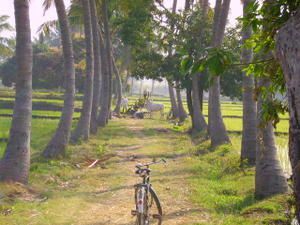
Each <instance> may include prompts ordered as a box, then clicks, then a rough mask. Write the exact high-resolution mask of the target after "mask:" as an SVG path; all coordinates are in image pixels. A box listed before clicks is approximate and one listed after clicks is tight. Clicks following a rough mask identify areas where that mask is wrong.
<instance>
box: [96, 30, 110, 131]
mask: <svg viewBox="0 0 300 225" xmlns="http://www.w3.org/2000/svg"><path fill="white" fill-rule="evenodd" d="M101 30H102V29H100V31H99V35H100V42H99V43H100V51H101V62H102V82H101V101H100V112H99V115H98V118H97V124H98V126H102V127H103V126H105V125H106V123H107V120H108V115H109V72H108V63H107V55H106V50H105V46H104V38H103V34H102V31H101Z"/></svg>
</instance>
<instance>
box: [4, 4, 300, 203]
mask: <svg viewBox="0 0 300 225" xmlns="http://www.w3.org/2000/svg"><path fill="white" fill-rule="evenodd" d="M252 1H253V0H244V1H243V3H244V13H245V14H246V13H247V10H246V8H247V5H248V4H250V3H251V2H252ZM52 2H54V4H55V7H56V11H57V15H58V20H59V25H60V31H61V42H62V47H63V56H64V69H65V75H64V76H65V80H66V82H65V96H64V106H63V109H62V115H61V118H60V121H59V124H58V127H57V129H56V132H55V133H54V135H53V137H52V139H51V140H50V142H49V143H48V145H47V147H46V148H45V150H44V151H43V153H42V155H43V156H44V157H45V158H58V157H61V156H64V155H65V152H66V148H67V146H68V143H69V142H70V141H72V142H77V141H79V140H88V139H89V136H90V133H93V134H95V133H97V128H98V127H99V126H105V125H106V124H107V122H108V120H109V116H110V109H111V100H112V99H111V98H112V94H111V93H112V90H111V86H112V75H113V73H115V74H116V75H117V76H118V70H117V68H116V65H115V60H114V57H113V52H112V44H111V37H110V33H111V32H110V27H109V22H108V5H107V3H108V2H107V0H102V1H101V2H100V1H96V0H81V1H74V2H73V4H80V5H81V7H82V9H83V15H84V20H83V21H84V32H85V42H86V80H85V90H84V98H83V107H82V113H81V116H80V119H79V121H78V123H77V125H76V128H75V129H74V131H73V133H72V134H71V127H72V118H73V110H74V100H75V69H74V53H73V44H72V38H71V32H70V24H69V20H68V16H67V12H66V8H65V5H64V1H63V0H53V1H52V0H46V1H45V3H44V5H45V8H49V6H50V5H51V3H52ZM186 3H187V4H186V10H188V6H189V5H190V4H189V3H190V1H189V0H186ZM230 3H231V1H230V0H216V6H215V9H214V22H213V29H212V30H213V36H212V41H211V46H212V47H215V48H219V47H221V45H222V42H223V38H224V33H225V28H226V21H227V17H228V12H229V8H230ZM199 4H200V5H201V8H202V10H203V12H204V13H203V19H205V18H206V16H207V10H208V5H209V4H208V0H201V1H199ZM176 5H177V0H174V4H173V13H175V12H176ZM14 6H15V17H16V18H15V19H16V32H17V35H16V38H17V39H16V42H17V43H16V59H17V71H18V76H17V81H16V101H15V106H14V114H13V118H12V125H11V129H10V136H9V140H8V144H7V147H6V150H5V154H4V157H3V159H2V160H1V162H0V180H1V181H16V182H21V183H27V181H28V171H29V165H30V128H31V113H32V99H31V98H32V97H31V94H32V86H31V82H32V45H31V33H30V20H29V0H14ZM251 32H252V31H251V28H249V27H244V29H243V40H244V41H246V40H247V39H248V38H249V36H250V35H251ZM204 35H205V34H204V33H200V36H204ZM169 48H170V49H169V52H168V54H169V55H171V54H172V44H171V45H170V47H169ZM252 55H253V53H252V51H251V50H249V49H244V50H243V54H242V61H243V63H250V62H251V61H252V58H253V57H252ZM200 76H201V75H200V74H198V75H197V76H194V77H193V82H192V84H193V86H192V101H193V111H192V124H193V129H194V130H196V131H201V132H202V131H203V132H206V131H207V132H208V134H209V137H210V139H211V144H212V146H213V147H216V146H218V145H222V144H226V143H230V139H229V136H228V134H227V131H226V128H225V125H224V121H223V118H222V114H221V104H220V76H214V78H213V80H212V85H211V86H210V88H209V117H208V124H207V123H206V121H205V119H204V116H203V114H202V111H201V109H200V106H201V102H200V101H201V99H200V98H199V95H198V93H199V79H200ZM171 82H172V81H169V83H171ZM269 84H270V81H269V80H267V79H260V80H259V82H258V85H260V86H263V87H267V86H268V85H269ZM176 86H179V85H176ZM120 90H121V89H120ZM169 91H170V97H171V104H172V111H173V115H174V116H178V117H179V118H180V119H181V120H182V119H183V118H184V117H185V112H184V109H183V105H182V100H181V95H180V89H179V88H177V89H176V92H177V93H176V94H177V101H176V99H175V93H174V89H173V88H172V87H171V85H170V87H169ZM253 95H254V78H253V76H247V75H246V74H244V77H243V102H244V109H243V110H244V113H243V126H244V128H243V135H242V150H241V161H242V164H243V163H244V162H245V161H247V163H249V164H250V165H256V196H257V197H267V196H270V195H273V194H277V193H284V192H286V191H287V183H286V180H285V178H284V176H283V172H282V169H281V167H280V164H279V161H278V160H277V156H276V146H275V137H274V131H273V126H272V124H271V122H269V123H268V124H267V125H266V126H258V124H260V122H261V121H262V115H261V111H262V110H261V107H262V102H263V101H264V99H262V97H261V96H259V98H258V102H256V101H254V99H253ZM120 96H121V93H119V98H120ZM116 110H119V109H116ZM295 115H298V114H296V113H295ZM295 121H296V122H297V121H298V120H296V119H295Z"/></svg>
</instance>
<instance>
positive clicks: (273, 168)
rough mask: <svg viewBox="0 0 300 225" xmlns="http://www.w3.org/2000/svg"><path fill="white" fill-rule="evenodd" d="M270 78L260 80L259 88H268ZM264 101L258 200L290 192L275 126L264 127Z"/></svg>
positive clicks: (260, 120)
mask: <svg viewBox="0 0 300 225" xmlns="http://www.w3.org/2000/svg"><path fill="white" fill-rule="evenodd" d="M269 85H270V81H269V80H268V78H260V81H259V87H266V88H267V87H268V86H269ZM262 104H263V99H262V97H261V96H259V100H258V105H257V106H258V115H257V117H258V119H257V122H258V130H257V148H256V149H257V150H256V170H255V196H256V198H267V197H270V196H273V195H276V194H281V193H286V192H287V190H288V186H287V181H286V177H285V176H284V174H283V171H282V168H281V166H280V163H279V160H278V158H277V149H276V145H275V136H274V130H273V125H272V123H271V122H267V124H266V125H265V126H263V125H262V123H263V122H264V121H263V117H262Z"/></svg>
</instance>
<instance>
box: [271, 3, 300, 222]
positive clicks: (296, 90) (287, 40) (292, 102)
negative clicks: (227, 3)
mask: <svg viewBox="0 0 300 225" xmlns="http://www.w3.org/2000/svg"><path fill="white" fill-rule="evenodd" d="M276 45H277V46H276V53H277V57H278V59H279V61H280V63H281V66H282V69H283V72H284V78H285V81H286V87H287V94H288V103H289V114H290V133H289V156H290V161H291V165H292V172H293V176H292V181H293V187H294V189H293V191H294V196H295V200H296V217H297V220H298V222H300V170H299V168H300V163H299V162H300V67H299V60H300V54H299V47H300V9H299V10H298V12H297V13H296V14H295V15H294V16H293V17H291V18H290V19H289V21H288V22H287V23H286V24H285V25H284V26H283V27H282V28H281V29H280V30H279V32H278V34H277V38H276Z"/></svg>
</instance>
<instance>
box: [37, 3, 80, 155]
mask: <svg viewBox="0 0 300 225" xmlns="http://www.w3.org/2000/svg"><path fill="white" fill-rule="evenodd" d="M51 1H52V0H51ZM54 2H55V8H56V11H57V15H58V20H59V25H60V30H61V42H62V47H63V56H64V68H65V79H64V80H65V89H66V90H65V96H64V106H63V109H62V115H61V117H60V121H59V124H58V127H57V129H56V132H55V134H54V135H53V137H52V139H51V141H50V142H49V143H48V145H47V147H46V149H45V150H44V152H43V156H44V157H46V158H55V157H58V156H63V155H65V151H66V147H67V145H68V142H69V139H70V133H71V128H72V119H73V111H74V99H75V67H74V53H73V44H72V38H71V33H70V26H69V21H68V18H67V13H66V9H65V4H64V1H63V0H54ZM44 5H45V6H46V9H47V7H50V4H49V0H46V2H44Z"/></svg>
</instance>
